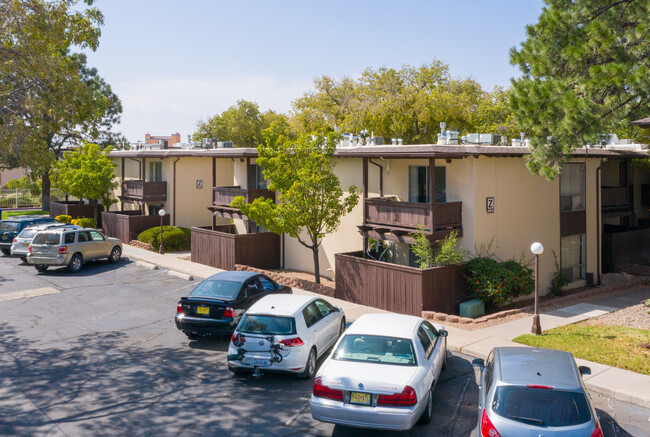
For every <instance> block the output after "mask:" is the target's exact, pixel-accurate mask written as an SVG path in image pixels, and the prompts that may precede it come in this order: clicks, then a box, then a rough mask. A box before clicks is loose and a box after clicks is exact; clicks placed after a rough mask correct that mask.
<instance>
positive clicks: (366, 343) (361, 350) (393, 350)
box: [333, 334, 416, 366]
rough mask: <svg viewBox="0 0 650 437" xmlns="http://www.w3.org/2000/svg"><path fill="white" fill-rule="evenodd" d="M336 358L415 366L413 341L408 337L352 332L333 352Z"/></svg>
mask: <svg viewBox="0 0 650 437" xmlns="http://www.w3.org/2000/svg"><path fill="white" fill-rule="evenodd" d="M333 358H334V359H335V360H341V361H362V362H372V363H380V364H397V365H399V366H415V364H416V361H415V354H414V352H413V343H411V340H408V339H406V338H395V337H380V336H377V335H356V334H350V335H346V336H345V337H343V339H342V340H341V342H340V343H339V346H338V347H337V348H336V350H335V351H334V354H333Z"/></svg>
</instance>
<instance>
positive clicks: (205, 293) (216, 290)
mask: <svg viewBox="0 0 650 437" xmlns="http://www.w3.org/2000/svg"><path fill="white" fill-rule="evenodd" d="M240 289H241V283H239V282H234V281H221V280H213V281H211V280H209V279H206V280H205V281H203V282H201V283H199V285H197V286H196V287H194V290H192V291H191V292H190V294H189V295H190V296H192V297H213V298H215V299H235V298H236V297H237V295H238V294H239V290H240Z"/></svg>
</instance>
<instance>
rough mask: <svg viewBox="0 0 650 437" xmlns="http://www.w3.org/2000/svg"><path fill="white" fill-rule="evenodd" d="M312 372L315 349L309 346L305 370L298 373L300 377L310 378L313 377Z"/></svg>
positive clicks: (313, 369) (313, 371)
mask: <svg viewBox="0 0 650 437" xmlns="http://www.w3.org/2000/svg"><path fill="white" fill-rule="evenodd" d="M314 373H316V349H314V348H311V350H310V351H309V357H308V358H307V363H306V364H305V370H304V371H303V372H302V373H301V374H300V377H301V378H303V379H311V378H313V377H314Z"/></svg>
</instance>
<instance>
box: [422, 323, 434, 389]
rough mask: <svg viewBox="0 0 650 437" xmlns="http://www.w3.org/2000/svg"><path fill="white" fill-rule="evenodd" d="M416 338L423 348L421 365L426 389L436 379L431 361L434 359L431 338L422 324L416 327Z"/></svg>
mask: <svg viewBox="0 0 650 437" xmlns="http://www.w3.org/2000/svg"><path fill="white" fill-rule="evenodd" d="M417 335H418V340H419V342H420V345H422V349H424V362H423V363H422V367H424V368H425V373H424V385H423V386H424V387H425V388H426V389H430V388H431V387H432V386H433V384H434V382H436V381H437V379H436V376H437V375H436V374H435V373H434V372H435V369H434V366H433V361H434V355H433V349H434V346H433V342H432V341H431V338H430V337H429V334H427V333H426V331H425V330H424V328H423V327H422V325H420V327H419V328H418V334H417Z"/></svg>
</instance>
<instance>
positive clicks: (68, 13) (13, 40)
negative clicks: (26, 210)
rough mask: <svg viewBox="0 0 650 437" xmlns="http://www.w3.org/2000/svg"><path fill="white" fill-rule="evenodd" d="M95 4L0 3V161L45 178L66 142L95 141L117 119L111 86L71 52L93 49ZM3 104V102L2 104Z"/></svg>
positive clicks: (45, 181)
mask: <svg viewBox="0 0 650 437" xmlns="http://www.w3.org/2000/svg"><path fill="white" fill-rule="evenodd" d="M80 4H82V5H83V4H87V5H88V6H90V5H91V4H92V0H84V1H81V2H79V1H77V0H53V1H45V0H0V16H2V17H3V19H2V20H1V22H0V61H1V63H2V68H1V69H0V98H1V99H2V100H3V105H2V106H0V159H1V160H2V161H3V163H4V164H5V165H6V166H23V167H26V168H30V169H31V170H32V172H33V173H35V174H38V175H40V176H41V178H42V184H41V185H42V203H43V208H46V209H47V208H48V206H49V198H50V179H49V172H50V168H51V166H52V163H53V162H54V161H55V160H56V159H57V157H58V156H60V153H61V150H62V149H63V148H64V146H66V145H70V144H75V143H77V142H78V141H79V140H81V139H87V140H90V139H97V138H100V137H102V136H103V133H105V132H106V131H107V130H108V129H110V127H111V126H112V125H113V124H115V123H117V122H119V115H120V113H121V112H122V106H121V103H120V101H119V99H118V98H117V96H115V94H114V93H113V92H112V90H111V88H110V86H109V85H108V84H106V82H105V81H104V80H103V79H102V78H101V77H99V76H98V75H97V71H96V70H95V69H94V68H90V67H87V66H86V56H85V55H83V54H71V53H70V49H71V48H73V47H74V48H82V49H87V48H90V49H91V50H95V49H96V48H97V45H98V40H99V35H100V30H99V27H100V26H101V25H102V24H103V16H102V14H101V12H100V11H99V10H98V9H96V8H92V7H88V8H83V6H81V5H80ZM5 102H6V104H4V103H5Z"/></svg>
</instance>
